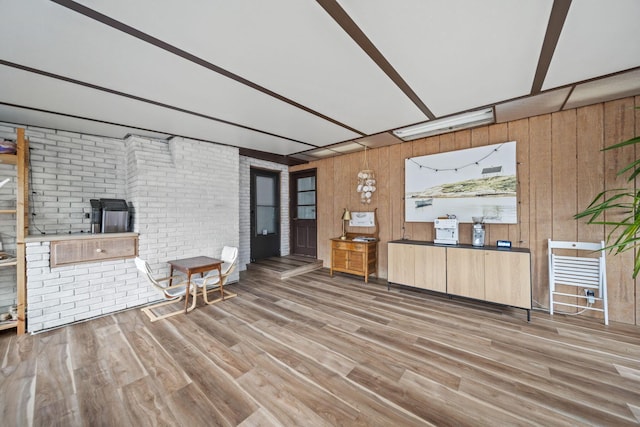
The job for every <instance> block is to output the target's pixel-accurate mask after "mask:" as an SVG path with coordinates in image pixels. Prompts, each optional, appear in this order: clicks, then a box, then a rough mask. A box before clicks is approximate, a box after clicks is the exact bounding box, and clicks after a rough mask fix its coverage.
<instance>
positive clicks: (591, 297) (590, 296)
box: [584, 289, 596, 304]
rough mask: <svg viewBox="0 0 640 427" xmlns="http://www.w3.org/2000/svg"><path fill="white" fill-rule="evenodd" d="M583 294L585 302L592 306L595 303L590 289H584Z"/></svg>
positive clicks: (593, 294)
mask: <svg viewBox="0 0 640 427" xmlns="http://www.w3.org/2000/svg"><path fill="white" fill-rule="evenodd" d="M584 294H585V295H586V296H587V302H588V303H589V304H593V303H595V302H596V298H595V296H596V295H595V293H594V292H593V290H591V289H585V290H584Z"/></svg>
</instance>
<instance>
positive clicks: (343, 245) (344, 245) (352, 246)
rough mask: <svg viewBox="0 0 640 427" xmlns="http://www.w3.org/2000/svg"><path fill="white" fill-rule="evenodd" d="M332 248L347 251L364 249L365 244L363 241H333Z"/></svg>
mask: <svg viewBox="0 0 640 427" xmlns="http://www.w3.org/2000/svg"><path fill="white" fill-rule="evenodd" d="M333 248H334V249H343V250H347V251H364V249H365V248H366V245H365V244H364V243H356V242H335V241H334V242H333Z"/></svg>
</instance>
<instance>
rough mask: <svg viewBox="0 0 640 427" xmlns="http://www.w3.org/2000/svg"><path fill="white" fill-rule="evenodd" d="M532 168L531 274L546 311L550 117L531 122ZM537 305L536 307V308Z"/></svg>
mask: <svg viewBox="0 0 640 427" xmlns="http://www.w3.org/2000/svg"><path fill="white" fill-rule="evenodd" d="M529 135H530V138H531V139H530V141H529V144H530V145H529V146H530V151H529V158H530V160H531V164H532V165H536V167H532V168H531V175H530V182H531V183H530V185H529V203H530V204H529V217H530V218H531V226H530V233H531V234H530V236H531V243H530V246H529V248H530V249H531V270H532V272H533V282H532V283H531V286H532V289H533V299H534V301H537V302H538V304H539V305H540V306H543V307H547V306H548V305H549V304H548V301H549V278H548V271H549V265H548V261H547V239H549V238H550V237H551V231H552V227H551V224H552V215H553V212H552V208H553V207H552V198H551V188H552V187H551V186H552V181H551V116H550V115H543V116H537V117H533V118H531V119H530V120H529ZM538 304H534V307H536V306H537V305H538Z"/></svg>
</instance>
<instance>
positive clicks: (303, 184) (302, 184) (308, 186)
mask: <svg viewBox="0 0 640 427" xmlns="http://www.w3.org/2000/svg"><path fill="white" fill-rule="evenodd" d="M315 189H316V177H315V176H308V177H306V178H298V191H309V190H315Z"/></svg>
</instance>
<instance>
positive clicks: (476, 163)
mask: <svg viewBox="0 0 640 427" xmlns="http://www.w3.org/2000/svg"><path fill="white" fill-rule="evenodd" d="M503 145H504V144H500V145H499V146H498V147H496V148H495V149H493V150H491V151H490V152H489V154H487V155H485V156H484V157H482V158H480V159H478V160H476V161H475V162H471V163H467V164H466V165H462V166H458V167H454V168H448V169H436V168H432V167H429V166H427V165H422V164H420V163H418V162H417V161H416V160H415V159H414V158H410V159H408V160H409V161H411V162H412V163H415V164H416V165H418V168H419V169H423V168H424V169H429V170H430V171H432V172H447V171H453V172H458V171H459V170H460V169H464V168H468V167H469V166H480V162H482V161H483V160H486V159H488V158H489V157H491V156H493V155H494V154H495V153H497V152H498V150H500V148H502V146H503Z"/></svg>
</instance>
